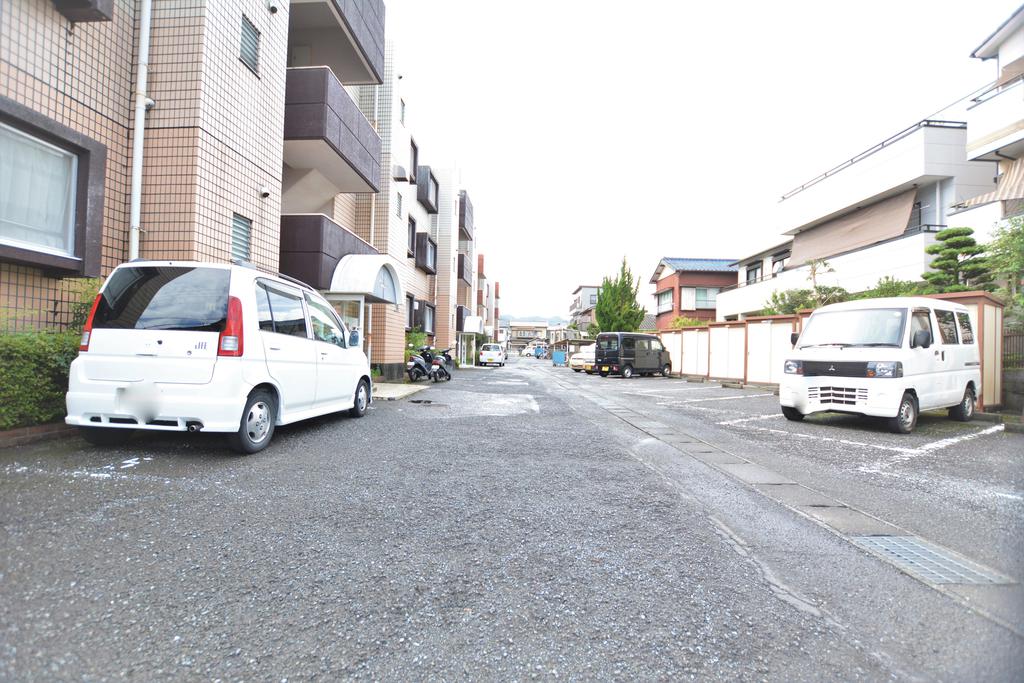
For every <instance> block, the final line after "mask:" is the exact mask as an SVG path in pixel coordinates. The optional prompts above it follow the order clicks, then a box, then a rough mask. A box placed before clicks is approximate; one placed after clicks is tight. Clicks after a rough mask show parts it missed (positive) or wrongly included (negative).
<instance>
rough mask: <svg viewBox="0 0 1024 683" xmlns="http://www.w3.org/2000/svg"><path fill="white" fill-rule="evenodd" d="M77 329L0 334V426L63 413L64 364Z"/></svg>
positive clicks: (68, 363) (71, 354)
mask: <svg viewBox="0 0 1024 683" xmlns="http://www.w3.org/2000/svg"><path fill="white" fill-rule="evenodd" d="M80 340H81V334H80V333H78V332H25V333H19V334H7V335H2V336H0V429H14V428H15V427H27V426H30V425H34V424H40V423H43V422H53V421H55V420H58V419H60V418H61V417H63V416H64V415H65V404H64V394H65V392H66V391H67V389H68V368H70V367H71V361H73V360H74V359H75V357H76V356H77V355H78V344H79V341H80Z"/></svg>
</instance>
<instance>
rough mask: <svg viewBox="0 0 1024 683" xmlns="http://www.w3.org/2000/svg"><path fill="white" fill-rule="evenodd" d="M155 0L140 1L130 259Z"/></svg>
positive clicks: (138, 213)
mask: <svg viewBox="0 0 1024 683" xmlns="http://www.w3.org/2000/svg"><path fill="white" fill-rule="evenodd" d="M152 9H153V0H141V15H140V17H139V28H140V29H141V30H140V32H139V64H138V69H139V71H138V78H137V80H136V84H135V128H134V133H135V138H134V140H133V141H132V187H131V217H130V220H131V230H130V232H129V235H128V260H129V261H130V260H132V259H137V258H139V232H140V229H139V225H140V223H141V222H142V152H143V149H144V147H143V143H144V142H145V133H146V110H147V109H148V108H149V107H150V106H152V100H150V99H149V98H148V97H147V96H146V79H147V76H148V75H149V24H150V18H151V15H152Z"/></svg>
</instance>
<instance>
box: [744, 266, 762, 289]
mask: <svg viewBox="0 0 1024 683" xmlns="http://www.w3.org/2000/svg"><path fill="white" fill-rule="evenodd" d="M760 279H761V264H760V263H751V264H749V265H748V266H747V284H748V285H749V284H753V283H754V282H757V281H758V280H760Z"/></svg>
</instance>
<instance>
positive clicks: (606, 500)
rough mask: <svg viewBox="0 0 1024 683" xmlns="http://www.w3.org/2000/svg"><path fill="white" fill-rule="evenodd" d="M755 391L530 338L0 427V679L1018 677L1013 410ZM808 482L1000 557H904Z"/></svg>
mask: <svg viewBox="0 0 1024 683" xmlns="http://www.w3.org/2000/svg"><path fill="white" fill-rule="evenodd" d="M764 393H767V392H760V391H756V390H749V389H748V390H730V389H723V388H720V387H717V386H707V385H691V384H688V383H686V382H683V381H681V380H669V379H658V378H648V379H636V380H629V381H626V380H619V379H615V378H607V379H602V378H598V377H587V376H583V375H577V374H574V373H572V372H570V371H568V370H565V369H555V368H551V367H550V366H548V365H546V364H545V363H544V362H541V361H534V360H532V359H525V360H523V361H520V362H518V363H513V364H510V365H509V366H507V367H505V368H499V369H493V370H483V369H481V370H475V369H474V370H469V369H466V370H462V371H459V372H457V373H456V376H455V379H454V380H453V381H452V382H451V383H448V384H444V385H437V386H432V387H430V389H428V390H427V391H424V392H420V393H419V394H416V395H415V396H414V397H413V399H414V400H417V401H429V403H426V402H420V403H413V402H411V401H409V400H405V401H395V402H377V403H375V404H374V406H373V408H372V409H371V411H370V413H369V414H368V415H367V417H366V418H364V419H362V420H355V419H351V418H348V417H342V416H338V417H329V418H321V419H318V420H315V421H312V422H308V423H304V424H301V425H295V426H291V427H288V428H282V429H280V430H279V431H278V433H277V435H276V436H275V442H274V444H273V445H272V446H271V448H270V449H268V450H267V451H265V452H263V453H260V454H257V455H254V456H249V457H244V458H242V457H237V456H233V455H231V454H229V453H228V452H227V451H226V450H225V449H224V448H223V447H222V446H221V444H220V442H219V440H218V439H217V438H216V437H214V436H212V435H191V436H189V435H183V436H147V437H144V438H139V439H136V440H135V441H133V442H132V443H131V444H130V445H128V446H126V447H124V448H121V449H117V450H114V451H103V450H100V449H95V448H91V447H88V446H86V445H85V443H84V442H81V441H79V440H77V439H71V440H67V441H63V442H50V443H45V444H39V445H37V446H34V447H31V448H25V449H20V450H18V451H10V450H9V451H0V471H2V473H3V476H2V479H0V680H32V681H36V680H69V679H74V680H121V679H127V680H146V681H150V680H216V679H222V680H283V679H288V680H311V679H319V680H337V679H340V678H364V679H390V680H394V679H400V680H450V679H499V680H506V679H516V680H521V679H530V678H544V679H553V678H556V677H557V678H571V679H636V678H643V679H661V680H677V679H687V678H692V679H701V680H708V679H712V680H714V679H729V680H735V679H757V680H761V679H766V680H786V681H791V680H822V679H843V680H851V679H867V680H880V679H887V678H892V679H897V680H951V681H952V680H1021V679H1022V678H1024V655H1022V654H1021V653H1022V652H1024V647H1022V645H1024V642H1022V641H1024V638H1022V635H1021V633H1022V632H1024V629H1022V627H1021V623H1020V622H1021V613H1022V612H1024V610H1022V609H1021V604H1020V602H1019V595H1020V593H1019V591H1018V589H1019V584H1018V583H1016V581H1018V580H1019V579H1020V578H1022V577H1024V570H1022V567H1021V565H1020V562H1021V560H1020V556H1021V553H1020V539H1021V538H1022V535H1021V530H1022V524H1021V522H1022V517H1024V504H1022V503H1024V501H1022V500H1021V498H1022V496H1024V494H1022V489H1024V474H1022V473H1024V437H1020V436H1017V435H1008V434H1005V433H1002V432H999V431H986V430H988V429H989V428H990V427H991V425H988V424H982V423H972V424H970V425H953V423H949V422H948V421H944V420H941V419H940V418H938V417H930V416H929V417H926V418H925V419H923V420H922V425H921V428H920V429H919V430H918V432H915V434H912V435H909V436H906V437H898V438H897V437H894V436H892V435H889V434H886V433H883V432H881V431H880V428H878V427H877V426H876V425H873V424H869V423H866V422H864V421H858V420H855V419H852V418H848V417H827V418H815V419H814V420H811V421H808V422H806V423H800V424H798V425H789V424H788V423H785V422H784V421H779V420H778V419H776V418H773V417H769V416H768V415H769V414H770V413H771V412H772V411H773V398H774V397H771V396H763V395H758V394H764ZM734 396H736V397H738V398H733V397H734ZM951 425H952V426H951ZM969 435H970V436H969ZM968 436H969V438H962V437H968ZM940 442H945V445H943V444H942V443H940ZM858 444H860V445H858ZM936 444H938V445H936ZM875 446H877V447H875ZM893 449H896V450H893ZM736 463H739V464H736ZM751 467H759V468H760V470H752V469H750V468H751ZM744 468H746V469H744ZM755 471H756V472H757V476H753V477H751V476H750V472H755ZM765 473H768V474H765ZM771 476H776V477H777V478H778V479H779V481H781V482H793V483H792V484H790V483H780V484H777V485H766V484H764V483H763V482H761V481H760V479H759V477H761V478H771ZM772 486H776V488H772ZM791 486H792V487H796V488H797V489H799V491H800V495H801V496H810V498H807V499H806V500H796V499H792V498H791V497H787V496H790V495H791V493H792V491H794V490H796V489H793V488H787V487H791ZM781 491H790V493H788V494H782V493H779V492H781ZM814 496H819V497H820V499H821V500H826V501H834V500H840V501H841V503H842V505H844V506H848V507H847V508H845V509H846V510H847V511H848V512H849V513H850V514H860V515H865V516H868V517H870V519H872V520H875V522H877V523H878V524H881V525H891V526H892V527H893V528H898V529H899V530H900V533H906V534H914V535H915V536H919V537H921V538H923V539H926V540H928V541H930V542H933V543H935V544H937V545H938V546H941V547H943V548H948V549H950V550H953V551H956V552H957V553H960V554H962V555H963V556H964V557H966V558H967V559H969V560H971V561H973V562H976V563H978V566H981V567H984V568H987V569H990V570H991V571H993V572H996V573H998V575H999V576H1002V577H1004V578H1006V579H1008V580H1010V581H1011V583H1009V584H1007V585H986V586H971V587H966V586H957V585H953V586H936V585H932V584H929V583H927V582H925V581H922V580H920V579H918V578H915V577H914V576H912V575H910V574H907V573H904V572H901V571H900V570H898V569H897V568H896V567H895V566H894V565H893V564H892V563H890V562H886V561H884V560H882V559H880V558H879V557H878V556H876V555H873V554H871V553H869V552H867V551H865V550H864V549H862V548H860V547H858V546H856V545H855V544H854V543H852V542H851V541H850V540H849V537H850V535H851V533H845V532H844V531H843V530H842V529H837V528H836V527H837V526H842V525H843V524H853V525H854V528H853V531H856V530H857V529H856V524H857V523H862V522H857V521H856V520H857V519H860V518H856V519H854V521H853V522H851V521H850V519H853V518H850V517H846V518H843V519H842V520H840V521H839V522H837V521H836V520H835V519H829V520H828V521H827V522H823V521H822V520H821V519H818V518H817V517H815V515H816V514H823V513H821V512H820V511H822V510H824V511H826V512H829V511H831V512H834V511H835V510H836V509H838V508H837V507H836V506H835V505H832V506H828V505H822V506H820V507H809V506H806V505H802V503H807V502H808V501H809V500H812V499H813V500H819V499H817V498H813V497H814ZM819 502H820V501H819ZM840 511H842V510H840ZM812 513H813V514H812ZM826 519H828V518H827V517H826Z"/></svg>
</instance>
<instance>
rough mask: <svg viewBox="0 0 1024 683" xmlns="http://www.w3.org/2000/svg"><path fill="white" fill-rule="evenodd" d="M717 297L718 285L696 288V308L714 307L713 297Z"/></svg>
mask: <svg viewBox="0 0 1024 683" xmlns="http://www.w3.org/2000/svg"><path fill="white" fill-rule="evenodd" d="M717 297H718V287H698V288H697V308H715V299H716V298H717Z"/></svg>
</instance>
